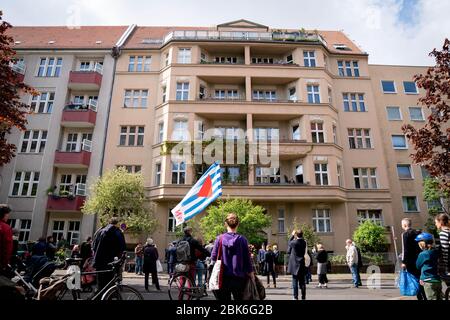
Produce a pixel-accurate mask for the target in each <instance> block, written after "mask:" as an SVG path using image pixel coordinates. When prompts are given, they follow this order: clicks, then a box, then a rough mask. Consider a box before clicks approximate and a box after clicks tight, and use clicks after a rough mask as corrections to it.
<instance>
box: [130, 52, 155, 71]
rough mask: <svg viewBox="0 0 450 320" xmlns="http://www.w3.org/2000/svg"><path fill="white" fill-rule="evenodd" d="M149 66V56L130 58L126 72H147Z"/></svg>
mask: <svg viewBox="0 0 450 320" xmlns="http://www.w3.org/2000/svg"><path fill="white" fill-rule="evenodd" d="M151 64H152V57H151V56H130V60H129V63H128V72H142V71H144V72H149V71H150V66H151Z"/></svg>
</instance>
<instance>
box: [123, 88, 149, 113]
mask: <svg viewBox="0 0 450 320" xmlns="http://www.w3.org/2000/svg"><path fill="white" fill-rule="evenodd" d="M147 102H148V90H137V89H135V90H125V97H124V100H123V106H124V108H146V107H147Z"/></svg>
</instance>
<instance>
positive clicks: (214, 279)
mask: <svg viewBox="0 0 450 320" xmlns="http://www.w3.org/2000/svg"><path fill="white" fill-rule="evenodd" d="M222 238H223V235H222V236H221V237H220V240H219V253H218V254H217V261H216V262H215V263H214V267H213V269H212V271H211V277H210V278H209V289H210V290H219V289H221V288H222V273H223V265H222Z"/></svg>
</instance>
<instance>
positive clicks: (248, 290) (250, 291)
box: [242, 276, 260, 301]
mask: <svg viewBox="0 0 450 320" xmlns="http://www.w3.org/2000/svg"><path fill="white" fill-rule="evenodd" d="M255 279H256V276H255ZM242 300H246V301H253V300H260V298H259V293H258V288H257V287H256V281H255V280H254V279H252V278H250V277H249V278H248V279H247V282H246V283H245V288H244V293H243V295H242Z"/></svg>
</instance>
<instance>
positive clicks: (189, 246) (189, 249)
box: [176, 226, 211, 280]
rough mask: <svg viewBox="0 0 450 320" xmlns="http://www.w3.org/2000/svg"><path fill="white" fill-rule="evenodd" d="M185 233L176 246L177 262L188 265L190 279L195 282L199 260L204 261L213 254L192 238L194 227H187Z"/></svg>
mask: <svg viewBox="0 0 450 320" xmlns="http://www.w3.org/2000/svg"><path fill="white" fill-rule="evenodd" d="M183 231H184V237H183V238H182V239H181V240H180V241H178V242H177V245H176V253H177V262H178V263H183V264H186V265H187V266H188V267H189V271H188V273H189V278H190V279H192V280H194V279H195V274H196V266H197V260H198V259H202V260H204V259H205V258H206V257H209V256H210V255H211V254H210V253H209V252H208V250H206V249H205V248H204V247H203V246H202V245H201V243H200V242H199V241H198V240H196V239H194V237H193V236H192V231H193V230H192V227H189V226H188V227H185V228H184V230H183Z"/></svg>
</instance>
